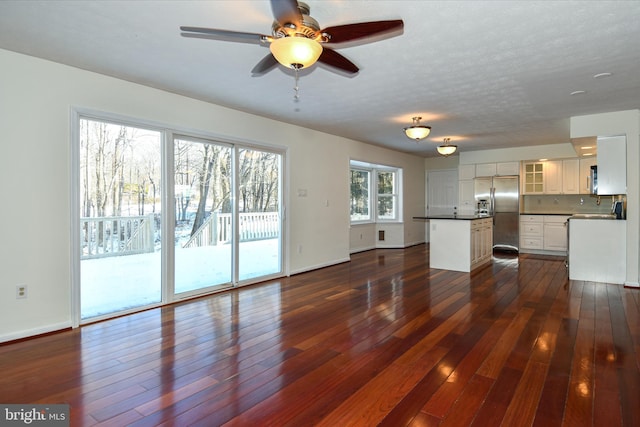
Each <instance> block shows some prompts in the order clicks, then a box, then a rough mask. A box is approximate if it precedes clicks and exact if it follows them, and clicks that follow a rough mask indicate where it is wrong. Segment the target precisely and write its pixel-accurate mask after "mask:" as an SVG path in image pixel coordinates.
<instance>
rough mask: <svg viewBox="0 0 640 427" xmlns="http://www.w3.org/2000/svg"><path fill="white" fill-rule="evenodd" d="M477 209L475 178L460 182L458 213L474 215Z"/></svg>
mask: <svg viewBox="0 0 640 427" xmlns="http://www.w3.org/2000/svg"><path fill="white" fill-rule="evenodd" d="M475 211H476V198H475V194H474V187H473V179H465V180H462V181H460V182H458V214H460V215H473V214H474V213H475Z"/></svg>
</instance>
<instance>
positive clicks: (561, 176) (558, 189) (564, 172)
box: [522, 159, 591, 194]
mask: <svg viewBox="0 0 640 427" xmlns="http://www.w3.org/2000/svg"><path fill="white" fill-rule="evenodd" d="M589 160H590V161H591V159H589ZM581 167H583V168H586V169H584V172H583V169H581ZM590 171H591V169H590V165H587V164H586V163H585V164H584V166H581V161H580V160H578V159H565V160H545V161H537V162H534V161H531V162H523V166H522V174H523V176H522V192H523V194H588V193H589V183H588V182H587V180H586V178H584V179H583V174H586V175H584V177H588V176H589V174H590Z"/></svg>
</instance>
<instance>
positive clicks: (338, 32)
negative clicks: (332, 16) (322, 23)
mask: <svg viewBox="0 0 640 427" xmlns="http://www.w3.org/2000/svg"><path fill="white" fill-rule="evenodd" d="M402 28H404V22H403V21H402V19H395V20H391V21H371V22H360V23H356V24H346V25H337V26H335V27H329V28H325V29H324V30H322V32H323V33H326V34H328V35H329V36H330V37H331V38H330V39H329V40H328V41H327V43H343V42H349V41H353V40H359V39H363V38H367V37H371V36H375V35H380V34H383V33H386V32H391V31H395V30H400V29H402Z"/></svg>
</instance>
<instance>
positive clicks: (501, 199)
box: [474, 176, 520, 251]
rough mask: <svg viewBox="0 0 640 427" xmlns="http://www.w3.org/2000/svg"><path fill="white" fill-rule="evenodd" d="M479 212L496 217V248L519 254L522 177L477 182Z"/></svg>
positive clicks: (494, 227)
mask: <svg viewBox="0 0 640 427" xmlns="http://www.w3.org/2000/svg"><path fill="white" fill-rule="evenodd" d="M474 191H475V200H476V212H477V213H479V214H488V215H492V216H493V248H494V249H495V250H503V251H518V245H519V240H520V231H519V227H520V182H519V177H518V176H494V177H489V178H476V179H475V180H474Z"/></svg>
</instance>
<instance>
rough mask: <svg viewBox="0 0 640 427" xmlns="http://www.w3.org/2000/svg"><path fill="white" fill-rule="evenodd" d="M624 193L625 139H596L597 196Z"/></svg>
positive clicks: (621, 137)
mask: <svg viewBox="0 0 640 427" xmlns="http://www.w3.org/2000/svg"><path fill="white" fill-rule="evenodd" d="M626 193H627V143H626V137H625V136H613V137H606V138H604V137H598V195H612V194H626Z"/></svg>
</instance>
